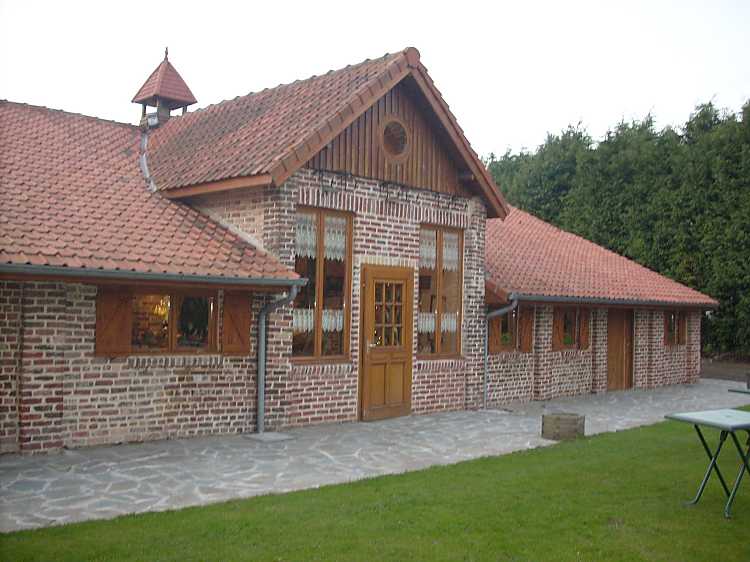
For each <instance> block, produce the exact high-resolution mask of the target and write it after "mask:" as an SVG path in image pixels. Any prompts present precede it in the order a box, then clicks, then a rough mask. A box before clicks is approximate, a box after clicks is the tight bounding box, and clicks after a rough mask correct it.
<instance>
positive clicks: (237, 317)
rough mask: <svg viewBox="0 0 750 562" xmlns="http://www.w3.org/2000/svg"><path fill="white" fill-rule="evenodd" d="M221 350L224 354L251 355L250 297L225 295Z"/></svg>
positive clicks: (236, 294)
mask: <svg viewBox="0 0 750 562" xmlns="http://www.w3.org/2000/svg"><path fill="white" fill-rule="evenodd" d="M221 348H222V351H223V352H224V353H227V354H237V355H247V354H248V353H250V295H249V294H247V293H224V311H223V317H222V330H221Z"/></svg>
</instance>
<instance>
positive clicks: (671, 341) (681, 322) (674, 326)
mask: <svg viewBox="0 0 750 562" xmlns="http://www.w3.org/2000/svg"><path fill="white" fill-rule="evenodd" d="M686 340H687V315H686V314H685V313H684V312H677V311H675V310H667V311H665V312H664V345H666V346H672V345H683V344H684V343H685V342H686Z"/></svg>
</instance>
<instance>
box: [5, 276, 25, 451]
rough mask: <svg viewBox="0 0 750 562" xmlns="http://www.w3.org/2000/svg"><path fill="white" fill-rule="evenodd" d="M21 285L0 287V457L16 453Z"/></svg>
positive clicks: (8, 284) (6, 284)
mask: <svg viewBox="0 0 750 562" xmlns="http://www.w3.org/2000/svg"><path fill="white" fill-rule="evenodd" d="M20 313H21V285H20V284H18V283H2V284H0V453H8V452H13V451H17V450H18V430H19V426H18V403H17V401H18V394H17V387H18V373H19V369H18V367H19V363H18V362H19V361H20V359H21V357H22V354H21V349H20V345H21V344H20V342H21V337H22V334H21V331H20V316H21V314H20Z"/></svg>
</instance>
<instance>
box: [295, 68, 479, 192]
mask: <svg viewBox="0 0 750 562" xmlns="http://www.w3.org/2000/svg"><path fill="white" fill-rule="evenodd" d="M394 115H395V116H396V117H398V118H399V119H400V120H401V121H402V122H403V123H404V124H405V125H406V128H407V138H408V147H407V150H408V156H407V157H406V158H403V159H400V160H399V161H394V160H392V159H389V158H387V157H386V155H385V153H384V150H383V149H382V147H381V144H380V135H381V133H382V129H381V127H382V126H384V125H385V124H386V123H387V119H388V117H390V116H394ZM306 166H307V167H308V168H313V169H316V170H325V171H329V172H348V173H350V174H353V175H355V176H361V177H366V178H373V179H379V180H383V181H389V182H394V183H399V184H403V185H407V186H410V187H416V188H422V189H429V190H431V191H437V192H440V193H449V194H451V195H463V196H467V197H470V196H471V193H470V192H469V191H468V190H467V189H466V188H464V187H463V186H462V185H461V184H460V182H459V170H458V168H457V167H456V165H455V164H454V161H453V159H452V158H451V157H450V155H449V153H448V151H447V150H446V149H445V147H444V145H443V143H442V142H441V141H440V138H439V136H438V134H437V132H436V131H435V129H434V126H433V125H431V124H430V122H429V121H428V120H427V119H426V118H425V115H424V112H423V111H422V110H420V108H419V107H418V105H417V103H415V100H414V98H413V96H412V95H411V94H409V93H408V92H407V90H406V87H405V86H404V85H403V83H400V84H397V85H396V86H395V87H394V88H392V89H391V90H389V91H388V92H387V93H386V94H385V95H384V96H383V97H381V98H380V99H379V100H378V101H377V102H376V103H375V104H374V105H373V106H372V107H370V108H369V109H368V110H367V111H365V113H363V114H362V115H360V116H359V117H358V118H357V119H356V120H355V121H354V122H353V123H352V124H351V125H349V127H347V128H346V129H345V130H344V131H343V132H341V134H339V135H338V136H337V137H336V138H335V139H333V141H331V142H330V143H329V144H327V145H326V146H325V147H324V148H323V149H322V150H321V151H320V152H318V153H317V154H316V155H315V156H313V158H312V159H310V160H309V161H308V162H307V164H306Z"/></svg>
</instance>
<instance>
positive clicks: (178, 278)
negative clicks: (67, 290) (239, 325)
mask: <svg viewBox="0 0 750 562" xmlns="http://www.w3.org/2000/svg"><path fill="white" fill-rule="evenodd" d="M3 274H5V275H8V276H22V275H32V276H42V277H43V276H49V277H55V278H59V277H62V278H66V277H70V278H77V279H80V278H90V279H91V281H92V282H94V281H100V280H120V281H151V282H155V281H159V282H163V283H170V284H173V283H177V284H179V283H198V284H205V285H218V286H227V285H234V286H245V287H295V286H296V287H299V286H302V285H305V284H306V283H307V279H300V278H297V279H276V278H273V277H254V278H253V277H217V276H212V275H193V274H188V275H184V274H181V273H155V272H141V271H129V270H119V269H85V268H72V267H59V266H48V265H31V264H0V275H3Z"/></svg>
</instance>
